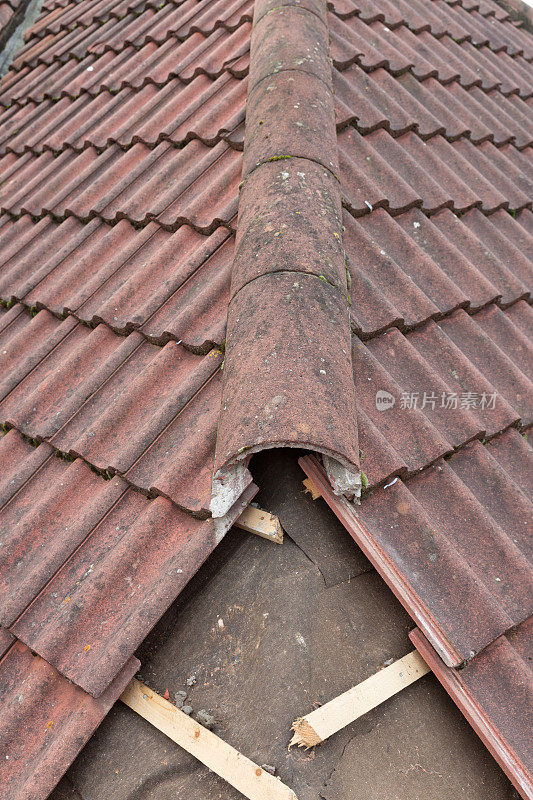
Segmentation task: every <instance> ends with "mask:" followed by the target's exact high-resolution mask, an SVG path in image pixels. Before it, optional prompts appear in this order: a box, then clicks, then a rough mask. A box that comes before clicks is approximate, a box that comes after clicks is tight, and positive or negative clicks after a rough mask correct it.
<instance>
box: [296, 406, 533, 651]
mask: <svg viewBox="0 0 533 800" xmlns="http://www.w3.org/2000/svg"><path fill="white" fill-rule="evenodd" d="M384 413H385V412H384ZM505 435H508V434H505ZM527 455H528V457H529V458H530V457H531V453H530V448H529V452H528V454H527ZM495 456H497V450H495V449H492V450H491V451H490V452H489V450H488V448H487V447H485V446H483V445H482V444H481V443H480V442H473V443H471V444H467V445H466V446H464V447H463V448H461V450H460V451H459V452H457V453H455V454H454V455H452V456H451V458H449V460H447V461H444V460H440V461H437V463H436V464H435V465H434V466H432V467H430V468H429V469H427V470H425V471H424V472H422V473H420V474H418V475H415V476H413V477H411V478H410V479H408V480H405V479H404V480H397V481H395V482H394V483H391V484H389V485H387V486H386V487H385V488H383V489H378V490H376V491H375V492H372V493H371V494H370V495H369V496H368V497H367V498H366V499H365V500H364V501H363V503H362V505H361V507H360V509H358V510H357V511H355V509H354V508H353V506H352V507H351V508H350V506H349V504H348V503H346V501H344V500H342V499H339V498H335V497H334V496H333V494H332V493H331V492H329V491H328V490H327V485H326V484H324V482H323V479H322V478H321V473H320V470H319V469H317V462H316V461H313V460H312V459H310V458H304V459H302V460H301V462H300V463H301V464H302V466H303V467H304V469H305V470H306V472H307V473H308V475H309V476H310V477H311V479H312V480H313V481H314V482H315V485H317V486H320V490H321V492H322V494H323V496H324V497H325V499H326V501H327V502H328V504H329V505H330V506H331V507H332V508H333V510H334V511H335V513H337V515H338V516H339V517H340V518H341V519H342V520H343V522H344V524H345V526H346V527H347V529H348V530H349V532H350V533H351V535H352V536H353V537H354V538H355V539H356V541H357V542H358V543H359V544H360V546H361V547H362V548H363V550H364V552H365V553H366V554H367V555H368V556H369V558H370V560H371V561H372V562H373V563H374V564H375V565H376V566H377V568H378V569H379V570H380V572H381V574H382V575H383V577H384V578H385V580H386V581H387V582H388V583H389V586H390V587H391V588H392V590H393V591H394V592H395V593H396V595H397V596H398V598H399V599H400V600H401V602H402V603H403V604H404V605H405V606H406V608H407V609H408V610H409V612H410V613H411V615H412V616H413V618H414V619H415V621H416V622H417V623H418V625H419V627H420V628H421V629H422V630H423V632H424V634H425V635H426V636H427V637H428V639H429V640H430V641H431V642H432V644H433V646H434V647H435V648H436V650H437V652H438V653H439V654H440V655H441V657H442V658H443V659H444V661H445V662H446V663H447V664H449V665H453V666H458V665H460V664H461V663H462V662H463V661H465V660H466V661H470V660H471V659H472V658H473V657H474V656H475V655H476V653H478V652H480V651H481V650H483V649H484V648H485V647H486V646H487V645H489V644H490V643H491V642H493V641H494V639H495V638H497V637H498V636H500V635H502V634H503V633H505V632H506V631H507V630H508V629H509V628H512V627H514V626H515V625H517V624H519V623H521V622H523V621H524V620H526V619H527V618H528V617H529V616H530V615H531V613H532V611H533V605H532V593H531V587H532V585H533V569H532V566H531V556H532V552H531V532H530V531H529V533H527V532H526V525H529V524H530V521H531V510H532V507H531V501H530V499H529V498H528V497H526V496H525V495H523V494H522V493H521V490H520V489H519V488H518V487H517V486H516V484H515V481H514V477H513V475H514V473H513V474H509V473H507V472H506V471H505V468H504V466H503V465H502V464H501V463H500V462H498V461H497V460H496V458H495ZM515 468H516V469H524V468H525V463H524V462H522V463H520V461H519V459H518V462H517V461H516V451H515ZM465 478H466V479H467V483H465V482H464V479H465ZM487 480H489V481H490V484H487ZM494 484H497V485H498V488H499V490H500V491H501V490H502V488H503V490H504V494H505V492H507V491H509V503H508V504H506V510H507V512H508V513H507V514H505V515H504V514H503V513H502V511H503V509H502V508H499V507H498V505H497V502H496V496H495V495H492V494H491V491H490V487H491V486H493V485H494ZM499 496H501V495H500V494H498V497H499ZM513 499H514V501H515V502H514V503H513V502H512V500H513ZM524 511H527V515H526V517H524ZM491 512H494V513H495V517H494V516H492V513H491ZM517 576H520V578H519V579H517ZM474 663H475V661H474Z"/></svg>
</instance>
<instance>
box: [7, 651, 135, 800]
mask: <svg viewBox="0 0 533 800" xmlns="http://www.w3.org/2000/svg"><path fill="white" fill-rule="evenodd" d="M138 668H139V662H138V660H137V659H136V658H131V659H130V660H129V661H128V662H127V664H126V666H125V667H124V668H123V669H122V670H121V671H120V672H119V674H118V675H117V676H116V677H115V679H114V680H113V682H112V683H111V684H110V686H109V687H108V688H107V689H106V691H105V692H104V693H103V694H101V695H100V697H99V698H98V699H96V700H95V699H94V697H91V696H90V695H88V694H87V693H86V692H84V691H83V689H80V688H79V686H76V685H75V684H73V683H71V682H70V681H68V680H67V679H66V678H65V677H64V676H63V675H62V674H61V673H60V672H58V671H57V670H56V669H54V668H53V667H51V666H50V664H48V663H47V662H46V661H45V660H44V659H42V658H40V657H39V656H37V655H35V654H34V653H32V651H31V650H30V649H29V648H27V647H26V646H25V645H23V644H22V642H16V643H15V644H14V645H13V646H12V647H11V648H10V650H9V651H8V652H7V654H6V655H5V656H4V658H3V659H2V661H0V697H1V699H2V715H1V718H0V737H1V740H2V750H3V751H4V750H5V751H7V752H5V753H3V757H2V760H1V764H0V786H2V787H4V788H5V789H7V787H9V796H10V800H27V799H28V798H46V797H47V796H48V795H49V794H50V792H51V791H52V789H53V788H54V786H55V785H56V783H57V782H58V781H59V779H60V778H61V776H62V775H63V773H64V772H65V770H66V769H67V767H68V766H69V765H70V764H71V763H72V761H73V760H74V759H75V757H76V756H77V754H78V753H79V751H80V750H81V748H82V747H83V746H84V744H85V743H86V742H87V741H88V740H89V738H90V737H91V735H92V734H93V732H94V731H95V730H96V728H97V727H98V725H99V724H100V723H101V722H102V720H103V718H104V717H105V715H106V714H107V712H108V711H109V710H110V709H111V707H112V706H113V704H114V703H115V702H116V701H117V700H118V698H119V697H120V695H121V694H122V692H123V691H124V689H125V688H126V686H127V684H128V683H129V681H130V680H131V678H132V677H133V675H134V674H135V672H137V670H138ZM58 742H60V745H58ZM6 756H9V757H8V758H7V757H6Z"/></svg>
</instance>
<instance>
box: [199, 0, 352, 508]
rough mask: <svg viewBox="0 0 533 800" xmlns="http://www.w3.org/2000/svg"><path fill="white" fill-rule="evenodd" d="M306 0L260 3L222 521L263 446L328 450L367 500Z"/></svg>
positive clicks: (231, 323) (327, 91)
mask: <svg viewBox="0 0 533 800" xmlns="http://www.w3.org/2000/svg"><path fill="white" fill-rule="evenodd" d="M304 2H305V7H300V5H299V4H298V3H297V2H296V0H295V2H294V3H292V4H286V5H283V6H282V7H281V8H272V6H273V3H272V2H271V0H259V1H258V2H257V3H256V7H255V20H256V22H255V26H254V30H253V33H252V47H251V60H250V84H249V85H250V87H251V88H250V91H249V94H248V99H247V118H246V136H245V144H244V166H243V177H244V179H245V180H244V183H243V186H242V191H241V196H240V198H239V223H238V227H237V230H238V233H237V237H236V248H235V257H234V262H233V274H232V287H231V293H230V297H231V300H230V305H229V311H228V333H227V341H226V360H225V370H224V384H223V390H222V406H221V412H220V418H219V426H218V436H217V449H216V456H215V471H214V478H213V490H212V499H211V513H212V515H213V517H215V518H219V517H221V516H223V515H224V514H225V513H226V511H227V510H228V508H230V507H231V506H232V505H233V504H234V502H235V500H236V499H237V498H238V497H239V496H240V494H241V492H242V490H243V488H244V487H245V486H246V484H247V482H249V472H248V469H247V466H248V462H249V460H250V457H251V455H252V454H253V453H256V452H258V451H260V450H263V449H268V448H274V447H302V448H306V449H309V450H314V451H316V452H317V453H321V454H322V455H323V457H324V464H325V467H326V470H327V473H328V477H329V479H330V481H331V483H332V486H333V488H334V491H335V492H336V493H339V494H346V495H348V496H349V497H355V498H358V497H359V495H360V491H361V474H360V467H359V448H358V439H357V423H356V414H355V386H354V381H353V372H352V363H351V346H350V321H349V312H348V286H347V272H346V262H345V254H344V248H343V245H342V209H341V196H340V183H339V180H338V178H337V175H336V169H337V163H338V160H337V145H336V134H335V116H334V107H333V97H332V94H333V93H332V75H331V63H330V59H329V36H328V29H327V27H326V25H325V24H324V22H323V14H324V13H325V2H324V3H323V2H320V0H317V2H312V0H304ZM313 9H316V10H317V13H315V11H314V10H313ZM296 23H298V24H296ZM264 79H266V80H264ZM332 387H333V388H332Z"/></svg>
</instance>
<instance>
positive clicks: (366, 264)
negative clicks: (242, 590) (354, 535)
mask: <svg viewBox="0 0 533 800" xmlns="http://www.w3.org/2000/svg"><path fill="white" fill-rule="evenodd" d="M252 15H254V20H255V21H254V26H253V34H252ZM295 31H297V32H298V35H297V36H296V35H295V34H294V32H295ZM251 34H252V35H251ZM330 38H331V57H332V59H333V67H331V65H330V62H329V51H328V48H329V39H330ZM250 39H251V44H252V57H251V60H250ZM531 41H532V40H531V36H530V35H529V34H527V33H526V32H525V31H523V30H522V29H521V28H520V27H517V26H516V25H515V24H514V23H513V21H512V20H511V19H510V17H509V15H508V14H507V13H506V12H505V11H503V10H502V9H501V8H500V7H499V6H497V5H496V4H494V3H493V2H492V0H482V2H480V3H478V2H477V1H476V0H461V2H456V1H455V0H454V1H453V2H446V1H445V0H417V2H414V3H412V2H409V3H400V4H397V3H394V4H392V3H379V4H377V3H374V2H371V1H370V2H369V1H368V0H364V1H363V0H343V2H340V0H339V1H337V0H335V2H334V3H333V4H332V6H331V8H330V10H329V11H328V12H327V13H326V8H325V5H324V4H323V3H322V2H319V0H302V2H301V3H297V2H295V3H291V2H282V3H279V1H278V2H274V0H272V1H271V0H264V1H263V0H261V2H260V1H259V0H258V2H256V3H255V7H253V5H252V3H250V2H247V3H242V2H234V3H225V2H213V0H201V2H193V0H185V2H183V3H173V2H168V3H166V4H163V5H162V6H160V5H159V4H157V5H152V4H150V3H144V2H143V3H140V4H139V3H134V2H123V3H120V4H119V5H113V4H111V3H108V2H102V0H99V2H92V0H83V3H76V4H68V3H67V2H55V0H46V2H45V3H44V5H43V8H42V10H41V14H40V16H39V18H38V20H37V21H36V23H35V24H34V26H33V27H32V28H30V30H29V31H28V33H27V35H26V43H25V45H24V47H23V48H22V49H21V50H20V51H19V52H18V54H17V57H16V59H15V61H14V62H13V64H12V65H11V68H10V70H9V72H8V74H7V75H6V76H5V77H4V79H3V80H2V82H1V84H0V104H1V106H2V113H1V114H0V170H1V171H2V176H3V182H2V185H1V186H0V210H1V217H0V241H1V243H2V248H1V256H0V299H1V300H2V301H3V304H4V308H3V309H2V311H1V312H0V358H1V359H2V362H0V363H2V367H3V369H2V377H1V379H0V422H1V423H2V424H3V425H4V426H5V428H6V430H7V431H8V432H7V434H6V435H5V436H4V437H3V438H2V440H1V441H0V459H1V460H2V463H3V465H4V469H3V471H2V474H3V475H5V476H6V477H5V480H4V483H3V486H2V492H3V493H2V495H1V498H0V499H1V501H2V505H1V507H0V518H2V519H3V521H4V524H5V525H6V526H7V529H8V531H9V546H10V551H11V553H12V556H11V558H10V559H8V560H5V561H4V562H2V565H1V566H0V611H1V618H0V624H2V625H3V628H4V633H2V636H4V637H5V640H6V645H7V644H8V642H11V646H10V649H9V650H8V651H7V655H5V656H4V659H3V660H2V661H1V662H0V685H2V686H3V687H4V689H3V693H4V696H5V697H6V698H7V699H8V705H9V701H10V698H11V697H12V694H13V692H15V691H16V688H14V687H15V684H14V683H13V682H12V681H11V679H10V678H9V677H8V674H10V673H9V670H10V669H11V667H10V662H11V661H12V660H14V659H15V658H17V659H19V658H20V659H21V663H22V665H23V666H22V667H21V669H22V670H24V669H28V670H30V672H31V669H30V667H26V666H24V664H31V665H34V666H35V665H40V664H41V661H40V660H35V659H44V662H45V663H46V664H48V665H50V669H51V670H55V671H57V680H56V679H54V681H55V682H54V683H53V685H52V686H51V687H50V688H48V692H49V695H50V697H51V700H52V702H53V701H54V698H58V697H59V696H60V695H61V693H62V692H63V691H64V686H65V685H67V681H68V680H70V681H72V682H73V684H74V685H75V687H77V688H76V692H79V693H81V694H80V695H79V696H80V697H83V703H87V704H88V705H89V706H91V704H92V703H93V701H94V700H96V702H98V701H99V700H100V698H102V697H104V696H105V697H106V698H108V699H109V704H111V703H112V702H113V700H114V699H116V697H118V695H119V694H120V691H121V688H122V684H120V681H118V683H117V680H118V679H117V675H119V674H122V672H121V671H123V670H126V671H127V669H128V666H127V665H128V664H129V665H130V666H131V664H133V663H134V662H132V661H131V659H132V656H133V653H134V652H135V649H136V647H137V646H138V644H139V643H140V642H141V641H142V640H143V638H144V637H145V636H146V635H147V633H148V632H149V630H150V629H151V628H152V626H153V625H154V624H155V622H156V621H157V619H158V618H159V617H160V616H161V614H162V613H163V612H164V611H165V609H166V608H167V607H168V606H169V605H170V603H171V602H172V601H173V600H174V599H175V597H176V596H177V595H178V593H179V592H180V591H181V589H182V588H183V586H184V585H185V584H186V583H187V581H188V580H189V578H190V577H191V576H192V575H193V574H194V573H195V571H196V570H197V569H198V567H199V566H200V565H201V563H202V562H203V561H204V560H205V558H206V557H207V556H208V555H209V553H210V552H211V551H212V550H213V549H214V547H215V546H216V544H217V542H218V541H219V540H220V538H221V537H222V536H223V535H224V533H225V531H226V530H227V528H228V527H229V526H230V525H231V524H232V522H233V521H234V519H235V518H236V517H237V516H238V514H239V513H240V511H241V510H242V508H243V507H244V506H245V505H246V504H247V503H248V502H249V501H250V499H251V497H252V496H253V493H254V492H255V490H256V489H255V487H254V485H253V483H252V478H251V475H250V473H249V471H248V469H247V465H248V462H249V459H250V456H251V455H252V454H253V453H254V452H257V450H259V449H262V448H264V447H272V446H276V445H284V446H296V447H302V446H303V447H305V448H306V449H309V450H311V451H314V452H315V453H319V454H321V455H322V456H323V463H324V466H325V467H326V469H327V472H328V476H329V479H330V481H331V483H332V484H333V487H334V491H335V492H337V493H338V494H334V493H333V492H332V491H331V487H330V483H327V484H325V488H324V493H325V494H327V493H328V492H329V494H330V495H331V497H330V501H331V504H332V506H334V508H335V510H338V509H339V508H343V509H345V508H346V507H349V509H350V514H352V515H355V519H356V521H357V523H358V525H359V526H360V528H361V525H362V526H363V527H364V530H365V531H366V534H365V535H367V534H368V535H369V536H370V537H371V538H372V546H373V547H375V548H376V553H377V555H376V556H374V557H373V558H371V560H373V561H374V563H375V564H376V566H377V568H378V569H379V570H380V571H381V572H382V574H384V576H385V578H386V579H387V578H388V572H387V570H389V569H390V570H392V572H393V573H394V581H392V580H391V581H389V582H390V583H391V585H393V590H394V591H396V593H397V594H398V596H400V599H401V600H402V602H404V603H405V604H406V606H407V607H408V610H409V611H410V612H411V613H412V615H413V618H414V619H415V621H416V622H417V624H418V625H419V626H420V627H421V629H422V631H423V633H424V634H425V635H426V636H427V637H428V638H429V640H430V641H431V644H432V645H433V646H434V647H437V649H438V652H439V653H440V655H441V656H442V657H444V658H445V660H446V662H447V663H448V664H449V665H450V666H451V668H454V667H456V666H458V665H459V664H462V663H463V662H464V661H465V660H467V661H471V663H472V664H475V663H479V662H476V659H477V658H481V657H482V656H483V653H484V652H486V650H487V648H488V647H490V646H491V644H492V642H493V641H494V640H496V639H497V638H498V637H501V636H507V634H508V631H509V629H511V628H513V627H514V626H515V625H517V624H518V623H522V622H524V621H525V620H526V619H527V617H528V616H529V615H530V614H531V611H532V609H531V603H530V597H531V592H529V594H528V587H530V585H531V552H530V542H531V539H526V538H525V537H524V534H523V528H522V525H523V519H524V515H525V514H530V511H531V508H530V504H529V503H530V501H529V499H528V497H527V495H526V493H525V491H524V487H522V485H521V483H520V480H521V477H525V475H524V473H525V470H524V468H523V459H524V458H525V457H526V456H527V447H528V446H527V445H526V444H525V441H524V439H523V438H522V436H521V433H522V432H523V431H524V430H525V429H526V428H527V426H529V425H530V424H531V415H532V403H531V397H532V392H531V389H532V386H531V371H530V370H529V371H528V369H527V359H528V358H531V342H530V337H531V309H530V306H529V300H530V287H531V277H532V272H533V214H532V211H531V197H532V191H531V189H532V184H533V173H532V170H531V158H530V156H531V147H532V125H531V113H530V109H531V102H532V99H531V98H532V91H531V85H532V82H531V74H532V73H531V63H530V62H531V58H532V57H533V47H532V44H531ZM248 72H249V73H250V75H249V77H248ZM245 104H246V106H245ZM245 107H246V113H247V120H246V131H245V130H244V118H245ZM243 148H244V157H243ZM241 178H242V179H243V183H242V185H240V182H241ZM239 190H240V191H239ZM237 214H238V217H237ZM237 222H238V224H237ZM235 231H237V236H236V235H235ZM350 328H351V330H350ZM226 340H227V341H226ZM224 345H226V346H225V354H224V353H222V352H221V351H222V350H223V349H224ZM224 358H225V363H224V370H223V372H222V371H221V367H222V362H223V359H224ZM378 391H381V392H383V393H384V395H383V396H384V397H385V400H386V402H387V403H389V404H390V403H391V402H392V401H391V398H392V400H393V401H394V406H393V407H391V406H390V405H389V407H388V409H387V408H385V410H382V409H381V408H378V407H377V405H376V393H377V392H378ZM424 393H426V397H425V402H424ZM414 395H416V398H417V403H416V407H414V405H415V403H414V400H413V399H411V400H409V398H413V396H414ZM433 395H434V397H433ZM443 395H444V396H445V397H446V398H447V400H446V402H449V403H450V404H451V405H450V407H448V408H446V407H444V406H442V405H441V402H442V396H443ZM449 398H452V399H451V400H449ZM453 398H455V400H454V399H453ZM482 398H483V399H482ZM409 403H410V406H411V407H409ZM454 404H455V405H456V407H455V408H454ZM356 407H357V414H356ZM221 408H222V414H220V409H221ZM217 429H218V441H217ZM360 467H362V470H363V473H364V479H363V483H365V484H366V487H365V488H366V492H365V493H364V496H363V500H362V504H361V507H360V510H359V511H357V512H355V511H354V510H353V506H352V505H351V504H350V505H348V501H346V500H344V499H343V498H342V495H348V496H349V497H351V496H353V495H354V494H355V495H357V493H358V491H359V485H358V484H359V482H360V478H359V469H360ZM214 470H215V471H216V475H217V481H218V484H215V486H216V487H217V491H219V489H220V487H222V490H223V491H222V492H220V491H219V499H220V498H221V499H220V502H219V503H218V505H217V506H216V507H215V506H214V505H213V503H212V498H211V483H212V475H213V471H214ZM489 478H490V481H491V483H490V484H488V483H487V481H488V480H489ZM392 481H395V483H394V484H393V485H390V484H391V482H392ZM488 485H490V486H491V487H493V489H492V492H488V491H487V486H488ZM228 487H229V488H228ZM328 487H330V488H328ZM494 492H497V496H498V498H499V500H500V502H499V503H498V504H495V501H494V496H495V495H494ZM215 494H216V492H215ZM450 495H451V496H452V497H453V498H454V501H453V504H452V503H450V501H449V496H450ZM502 497H503V498H506V502H502V501H501V498H502ZM443 498H444V500H443ZM511 499H512V500H511ZM398 508H400V517H398ZM459 508H460V509H461V514H462V515H463V519H466V520H468V524H467V525H465V528H464V529H463V528H461V536H459V537H457V514H458V513H459V512H458V509H459ZM452 511H453V512H454V513H453V516H452V515H451V512H452ZM212 512H213V513H214V516H215V517H218V516H219V515H220V514H222V515H224V517H223V518H222V520H221V521H217V522H216V523H214V522H213V519H211V513H212ZM398 520H399V521H398ZM391 525H392V526H393V527H391ZM356 527H357V526H356ZM360 528H358V530H359V529H360ZM361 529H362V528H361ZM428 529H429V530H431V531H432V532H433V533H432V538H431V546H432V547H433V548H435V549H434V550H431V552H429V551H426V550H424V551H423V552H421V550H420V541H421V537H423V536H426V534H427V531H428ZM465 530H467V531H468V534H469V535H465ZM358 536H359V534H358ZM361 536H362V535H361ZM361 536H359V538H358V542H359V544H361V546H363V543H362V542H363V540H362V538H361ZM395 537H396V538H395ZM515 539H516V541H515ZM480 542H483V543H485V546H484V547H483V548H482V549H481V550H480V547H479V544H480ZM487 542H490V545H491V547H492V548H493V549H491V550H488V549H487V547H486V543H487ZM363 549H365V548H364V547H363ZM367 549H368V548H367ZM378 551H379V552H378ZM382 553H386V559H385V558H384V557H382ZM435 554H436V558H433V556H435ZM430 556H431V558H430ZM385 563H386V565H387V569H385V566H384V565H385ZM452 577H453V579H454V580H456V581H457V585H458V586H459V584H460V587H461V588H460V593H458V594H457V593H456V594H454V593H453V592H450V590H449V586H450V581H451V580H452ZM492 577H494V581H492ZM497 578H498V579H499V580H496V579H497ZM458 597H459V599H460V604H458V603H457V598H458ZM465 605H466V607H467V608H468V609H469V610H470V612H471V613H470V614H468V615H465ZM420 609H422V610H423V613H422V612H420ZM465 616H466V619H465ZM426 623H427V624H426ZM7 629H9V630H10V631H11V633H10V634H8V633H6V632H5V631H7ZM13 635H14V636H15V637H16V639H17V641H15V642H14V643H13V639H12V638H9V637H10V636H13ZM25 648H30V649H31V651H32V652H34V653H37V654H38V656H35V658H34V660H32V661H31V662H30V661H28V659H26V656H25V655H24V654H25V653H26V650H25ZM478 653H479V656H478V655H476V654H478ZM473 656H475V658H474V659H473V661H472V658H473ZM32 658H33V657H32ZM39 669H40V667H39ZM39 669H37V672H36V678H35V680H36V681H37V682H39V681H41V683H40V684H39V685H40V686H41V687H42V690H43V691H44V690H45V686H46V684H45V683H43V681H44V677H42V674H41V672H39ZM53 674H54V675H56V672H54V673H53ZM39 676H41V677H39ZM68 685H69V686H70V684H68ZM113 687H114V688H113ZM502 691H503V689H502ZM109 693H111V694H109ZM91 698H92V699H91ZM106 702H107V701H106ZM9 707H10V708H13V709H15V708H16V706H15V705H9ZM91 707H92V706H91ZM107 707H108V705H106V706H105V708H106V709H107ZM99 709H100V711H101V716H102V715H103V714H104V713H105V711H104V710H103V709H104V706H103V705H100V706H99ZM14 713H15V712H14V711H13V714H14ZM80 713H81V712H80ZM91 719H93V720H94V724H92V727H91V726H90V725H88V726H87V728H86V729H84V731H85V734H84V735H83V736H81V735H78V736H77V738H76V740H75V741H73V740H72V730H73V727H74V726H73V727H69V726H70V725H71V720H70V721H69V720H67V719H66V718H65V719H63V721H62V722H59V721H58V722H57V724H56V725H55V726H53V727H52V728H50V729H48V732H47V735H46V739H45V742H44V745H43V744H42V743H39V744H38V745H36V747H37V748H38V749H39V752H44V754H45V757H46V758H50V759H51V760H53V758H55V756H54V755H53V753H54V743H55V742H56V741H58V740H59V738H61V741H62V742H67V743H68V746H67V745H65V756H64V758H63V761H61V763H59V761H57V763H55V766H54V769H53V770H51V771H50V772H47V771H43V778H42V781H41V783H40V785H39V787H38V790H37V789H36V790H35V793H34V794H32V795H30V794H29V790H28V789H27V787H28V786H29V785H30V784H29V783H28V784H25V783H24V775H26V777H27V779H28V781H29V780H30V777H29V776H30V772H28V771H25V770H28V769H29V767H25V766H24V765H23V761H24V758H26V756H25V750H21V751H20V752H19V754H18V755H17V757H16V758H15V757H14V758H13V759H10V760H9V763H8V764H6V765H3V766H4V780H6V781H7V780H9V781H10V782H13V781H14V780H15V779H16V783H17V785H19V786H20V791H19V797H20V798H27V797H29V796H32V797H35V798H41V797H45V796H46V794H47V792H48V791H49V790H50V789H51V788H52V786H53V784H54V782H55V780H57V779H58V777H59V776H60V774H61V771H62V770H64V769H65V768H66V766H68V763H69V760H71V759H72V758H73V757H74V755H75V753H76V752H77V751H78V750H79V749H80V748H81V747H82V746H83V744H84V742H85V741H86V739H87V738H88V736H89V735H90V733H91V731H92V729H93V728H94V726H95V725H96V724H98V719H99V718H98V719H97V717H96V716H94V717H91ZM6 724H9V725H14V724H15V722H14V721H13V719H12V718H11V717H10V718H9V720H8V723H6ZM16 724H19V723H18V722H17V723H16ZM36 724H37V723H36ZM517 724H518V723H517ZM37 727H38V724H37ZM39 730H40V729H39ZM69 737H70V738H69ZM30 746H33V745H30V744H28V745H27V748H28V749H29V748H30ZM512 746H513V745H512V742H511V749H512ZM47 754H48V755H47ZM26 761H27V764H28V765H30V764H31V763H33V762H31V761H30V759H26ZM31 774H32V775H33V768H32V769H31ZM514 777H515V776H514V773H513V772H511V778H512V779H514ZM32 791H33V789H32ZM525 796H527V795H525ZM16 800H18V797H17V799H16Z"/></svg>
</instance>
